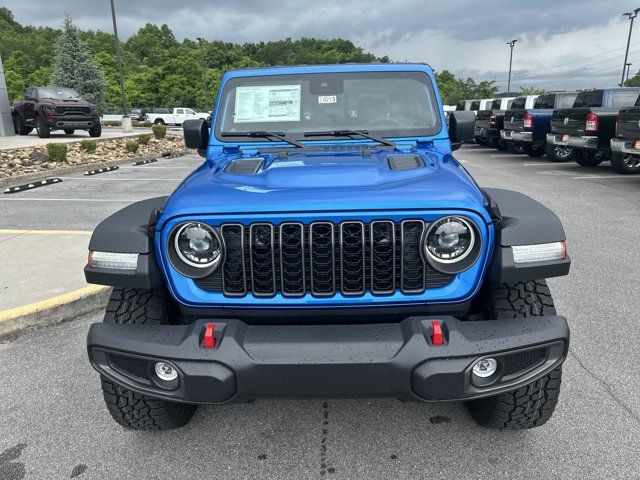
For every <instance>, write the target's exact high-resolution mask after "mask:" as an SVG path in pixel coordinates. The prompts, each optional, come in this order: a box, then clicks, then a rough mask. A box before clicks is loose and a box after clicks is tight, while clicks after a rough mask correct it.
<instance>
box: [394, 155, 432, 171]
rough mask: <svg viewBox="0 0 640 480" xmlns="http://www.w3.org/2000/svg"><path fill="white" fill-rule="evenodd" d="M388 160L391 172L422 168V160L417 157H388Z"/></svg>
mask: <svg viewBox="0 0 640 480" xmlns="http://www.w3.org/2000/svg"><path fill="white" fill-rule="evenodd" d="M388 160H389V168H390V169H391V170H415V169H416V168H424V160H423V159H422V157H420V156H418V155H390V156H389V159H388Z"/></svg>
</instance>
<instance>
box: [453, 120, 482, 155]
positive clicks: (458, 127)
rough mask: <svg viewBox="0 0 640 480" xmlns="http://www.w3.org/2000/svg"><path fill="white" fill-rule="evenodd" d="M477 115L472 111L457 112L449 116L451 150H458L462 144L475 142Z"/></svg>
mask: <svg viewBox="0 0 640 480" xmlns="http://www.w3.org/2000/svg"><path fill="white" fill-rule="evenodd" d="M475 124H476V115H475V114H474V113H473V112H471V111H456V112H451V113H450V114H449V140H450V141H451V150H457V149H459V148H460V147H461V146H462V142H468V141H471V140H473V137H474V128H475Z"/></svg>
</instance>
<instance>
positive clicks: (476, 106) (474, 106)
mask: <svg viewBox="0 0 640 480" xmlns="http://www.w3.org/2000/svg"><path fill="white" fill-rule="evenodd" d="M469 110H473V111H476V112H477V111H478V110H480V100H476V101H474V102H471V107H469Z"/></svg>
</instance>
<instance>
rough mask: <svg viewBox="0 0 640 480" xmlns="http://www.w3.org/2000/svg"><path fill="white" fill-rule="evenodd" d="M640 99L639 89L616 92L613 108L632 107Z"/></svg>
mask: <svg viewBox="0 0 640 480" xmlns="http://www.w3.org/2000/svg"><path fill="white" fill-rule="evenodd" d="M637 99H638V92H637V91H630V92H616V93H614V94H613V103H612V107H613V108H623V107H631V106H632V105H634V104H635V103H636V100H637Z"/></svg>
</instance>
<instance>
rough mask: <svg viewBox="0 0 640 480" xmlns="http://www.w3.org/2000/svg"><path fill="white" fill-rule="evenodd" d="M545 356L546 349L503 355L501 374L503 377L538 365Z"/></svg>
mask: <svg viewBox="0 0 640 480" xmlns="http://www.w3.org/2000/svg"><path fill="white" fill-rule="evenodd" d="M546 356H547V348H546V347H543V348H536V349H534V350H527V351H526V352H518V353H512V354H510V355H505V357H504V358H503V368H504V370H503V372H502V373H503V375H512V374H514V373H518V372H521V371H522V370H526V369H527V368H530V367H532V366H534V365H536V364H538V363H540V362H541V361H542V360H543V359H544V358H546Z"/></svg>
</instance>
